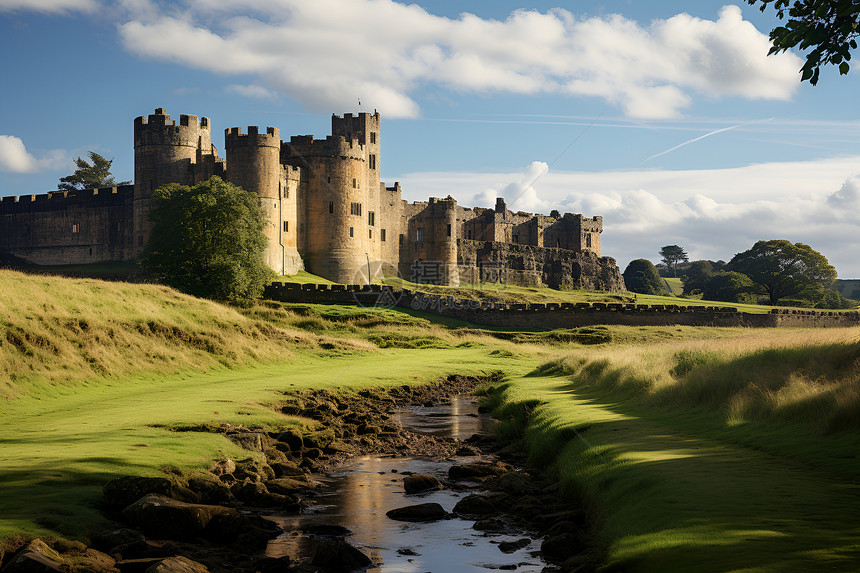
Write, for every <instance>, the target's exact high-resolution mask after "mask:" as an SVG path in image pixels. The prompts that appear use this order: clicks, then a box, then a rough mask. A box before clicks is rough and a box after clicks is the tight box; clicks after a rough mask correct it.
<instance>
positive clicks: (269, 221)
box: [224, 125, 295, 274]
mask: <svg viewBox="0 0 860 573" xmlns="http://www.w3.org/2000/svg"><path fill="white" fill-rule="evenodd" d="M224 151H225V153H226V159H227V180H228V181H230V182H231V183H233V184H234V185H238V186H240V187H242V189H244V190H245V191H247V192H248V193H253V194H254V195H256V196H257V198H258V199H259V202H260V209H261V210H262V211H263V215H264V217H265V219H266V223H265V227H264V234H265V235H266V240H267V241H268V247H267V248H266V252H265V260H266V264H267V265H269V267H271V268H272V269H273V270H274V271H275V272H277V273H279V274H282V273H283V272H284V256H285V254H284V247H283V245H282V244H281V231H280V229H281V227H282V225H283V223H282V221H283V220H285V219H284V218H283V213H282V205H281V193H282V192H283V190H284V188H285V187H286V181H285V177H284V176H283V168H282V167H281V162H280V157H281V132H280V131H279V130H278V129H277V128H275V127H268V128H266V132H265V133H259V130H258V128H257V126H255V125H252V126H250V127H248V133H247V134H243V133H242V130H241V129H239V128H238V127H232V128H230V129H227V130H225V131H224ZM293 223H294V224H295V221H294V222H293ZM293 233H295V229H293ZM293 249H295V247H294V246H293Z"/></svg>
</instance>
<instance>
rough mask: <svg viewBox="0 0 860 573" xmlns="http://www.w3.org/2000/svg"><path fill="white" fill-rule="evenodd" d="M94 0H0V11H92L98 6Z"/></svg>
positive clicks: (55, 12)
mask: <svg viewBox="0 0 860 573" xmlns="http://www.w3.org/2000/svg"><path fill="white" fill-rule="evenodd" d="M98 6H99V4H98V2H96V1H95V0H0V12H18V11H22V12H23V11H25V10H26V11H33V12H43V13H48V14H50V13H54V14H65V13H68V12H92V11H94V10H95V9H96V8H98Z"/></svg>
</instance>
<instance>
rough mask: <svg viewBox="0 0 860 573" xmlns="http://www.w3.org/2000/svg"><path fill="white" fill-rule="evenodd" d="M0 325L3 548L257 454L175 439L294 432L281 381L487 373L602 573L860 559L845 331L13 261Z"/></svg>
mask: <svg viewBox="0 0 860 573" xmlns="http://www.w3.org/2000/svg"><path fill="white" fill-rule="evenodd" d="M307 278H308V280H312V277H307ZM539 294H540V293H539ZM508 296H512V297H523V296H529V293H528V289H523V290H519V289H515V290H514V291H513V292H509V293H508ZM559 296H571V297H573V296H582V297H588V296H593V294H592V293H587V294H586V293H575V292H571V293H562V294H561V295H559ZM0 319H2V320H3V329H4V333H3V336H2V337H0V372H2V386H0V396H2V400H0V419H2V420H3V428H4V431H3V433H2V435H0V457H2V461H3V464H2V466H3V467H2V469H0V483H2V484H3V486H2V488H0V539H2V538H9V537H11V536H13V535H16V534H28V535H64V536H68V537H77V538H86V537H87V536H88V535H89V534H90V533H91V532H93V531H95V530H98V529H99V528H101V527H106V526H107V525H108V524H106V523H105V521H104V518H103V517H102V516H101V514H100V513H99V512H98V510H97V507H96V502H97V500H98V496H99V492H100V487H101V485H102V484H103V483H104V482H105V481H107V480H108V479H110V478H111V477H113V476H117V475H123V474H138V475H157V474H158V473H159V472H161V471H164V470H165V469H168V468H169V469H170V471H181V472H193V471H205V469H206V468H207V467H208V466H209V465H210V464H211V463H212V461H213V460H215V459H219V458H222V457H225V456H231V457H235V458H241V457H247V456H249V455H252V454H250V453H249V452H247V451H242V450H239V449H238V448H237V446H235V445H234V444H233V443H232V442H230V441H228V440H227V439H225V438H224V436H223V435H222V434H217V433H209V432H202V431H176V430H179V429H183V430H188V429H194V428H205V427H212V426H218V425H221V424H232V425H243V426H246V427H258V428H269V429H272V428H286V427H295V426H303V425H307V424H311V423H312V422H310V421H309V420H303V419H299V418H295V417H289V416H285V415H283V414H281V413H280V411H279V410H278V409H277V407H276V405H277V403H278V400H279V399H281V397H282V396H283V394H284V392H289V391H290V390H293V389H300V388H310V387H314V388H320V387H327V388H338V389H339V390H340V391H343V392H351V391H354V390H356V389H358V388H362V387H367V386H387V385H396V384H417V383H422V382H427V381H431V380H434V379H437V378H439V377H442V376H445V375H448V374H454V373H456V374H489V373H494V372H501V373H503V375H504V378H503V380H502V381H501V382H500V383H498V384H496V385H495V386H493V387H490V388H487V389H486V395H487V397H486V400H487V402H488V403H489V404H490V405H491V406H493V407H494V409H495V412H496V414H497V416H498V417H500V419H502V420H503V423H502V424H501V425H500V427H501V430H500V431H501V432H502V434H503V435H504V436H505V437H506V438H508V439H511V440H514V441H518V442H519V443H520V444H522V446H523V447H524V448H525V449H526V450H527V452H528V454H529V456H530V458H531V461H532V463H534V464H536V465H538V466H540V467H542V468H544V471H547V472H551V473H553V474H555V475H557V476H558V479H559V480H560V482H561V484H562V486H563V489H564V491H565V493H566V495H568V496H570V498H571V499H574V500H577V501H578V502H580V503H582V504H583V506H584V507H585V508H586V511H587V516H588V522H589V530H590V532H591V535H592V536H593V539H594V549H593V550H592V555H591V557H592V558H594V559H596V560H597V561H599V562H601V563H605V569H606V570H625V571H626V570H636V571H667V570H669V571H671V570H674V571H688V570H691V569H692V568H694V569H696V570H700V571H728V570H745V571H784V570H805V571H817V570H822V569H827V570H837V571H839V570H844V571H849V570H856V569H858V567H860V520H858V517H857V516H860V488H858V485H857V483H858V478H860V464H858V463H857V457H856V456H857V452H858V450H860V448H858V446H860V427H858V426H860V381H858V372H860V328H845V329H822V330H794V329H775V330H750V329H741V328H704V327H698V328H694V327H630V326H611V327H609V326H606V327H601V326H596V327H590V328H580V329H570V330H557V331H550V332H517V331H506V330H505V329H481V328H477V327H475V326H474V325H470V324H466V323H463V322H460V321H455V320H445V321H441V320H439V319H438V317H433V316H432V315H422V314H421V313H406V312H402V311H399V310H390V309H374V308H360V307H347V306H323V305H308V304H304V305H290V304H284V303H277V302H272V301H257V302H255V303H253V304H250V305H248V306H246V307H228V306H224V305H220V304H217V303H214V302H211V301H206V300H200V299H195V298H192V297H188V296H186V295H182V294H180V293H177V292H175V291H173V290H171V289H167V288H164V287H160V286H157V285H131V284H127V283H108V282H102V281H96V280H89V279H66V278H57V277H44V276H31V275H24V274H21V273H15V272H9V271H0Z"/></svg>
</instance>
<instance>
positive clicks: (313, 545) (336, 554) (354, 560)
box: [308, 538, 372, 573]
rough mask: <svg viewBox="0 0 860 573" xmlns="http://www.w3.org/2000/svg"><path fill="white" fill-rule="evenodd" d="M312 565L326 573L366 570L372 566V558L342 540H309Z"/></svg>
mask: <svg viewBox="0 0 860 573" xmlns="http://www.w3.org/2000/svg"><path fill="white" fill-rule="evenodd" d="M308 541H309V549H310V564H311V565H313V566H315V567H322V568H323V569H325V570H326V571H332V572H338V573H340V572H343V573H346V572H348V571H355V570H357V569H359V570H364V569H366V568H367V567H368V566H369V565H371V564H372V561H371V560H370V558H369V557H368V556H367V555H365V554H364V553H362V552H361V551H359V550H358V549H356V548H355V547H353V546H352V545H350V544H349V543H347V542H346V541H342V540H331V539H314V538H310V539H309V540H308Z"/></svg>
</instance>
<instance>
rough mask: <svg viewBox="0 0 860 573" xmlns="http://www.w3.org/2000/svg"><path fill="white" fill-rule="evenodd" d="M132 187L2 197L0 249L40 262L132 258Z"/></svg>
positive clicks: (57, 262)
mask: <svg viewBox="0 0 860 573" xmlns="http://www.w3.org/2000/svg"><path fill="white" fill-rule="evenodd" d="M133 199H134V187H133V186H132V185H124V186H121V187H108V188H103V189H90V190H87V191H76V192H59V191H58V192H53V193H49V194H44V195H23V196H21V197H3V198H2V201H0V220H2V224H0V249H2V250H4V251H8V252H9V253H11V254H13V255H15V256H17V257H21V258H23V259H26V260H27V261H29V262H32V263H35V264H40V265H64V264H86V263H97V262H103V261H122V260H127V259H130V258H132V256H131V252H132V237H133V229H132V221H133Z"/></svg>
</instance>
